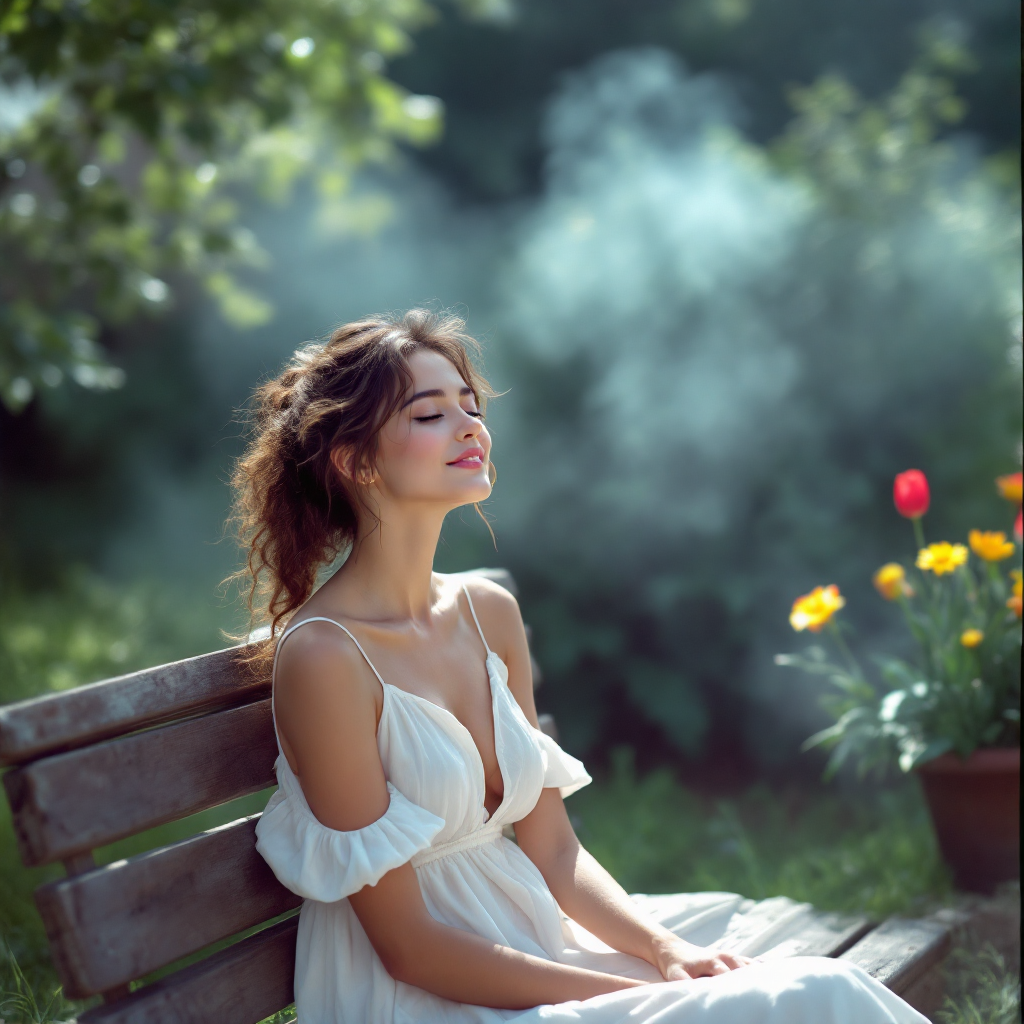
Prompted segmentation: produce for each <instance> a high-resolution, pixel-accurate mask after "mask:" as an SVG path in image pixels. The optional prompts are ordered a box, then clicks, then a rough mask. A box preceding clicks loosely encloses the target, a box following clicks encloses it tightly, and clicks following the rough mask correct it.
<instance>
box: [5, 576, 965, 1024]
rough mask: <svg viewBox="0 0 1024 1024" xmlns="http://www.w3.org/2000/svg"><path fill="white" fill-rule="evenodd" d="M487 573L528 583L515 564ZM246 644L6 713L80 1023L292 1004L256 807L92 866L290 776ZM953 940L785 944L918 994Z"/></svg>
mask: <svg viewBox="0 0 1024 1024" xmlns="http://www.w3.org/2000/svg"><path fill="white" fill-rule="evenodd" d="M480 573H481V574H486V575H488V576H490V577H491V578H492V579H495V580H496V581H497V582H499V583H501V584H502V585H503V586H506V587H507V588H508V589H509V590H512V592H513V593H514V592H515V589H514V583H513V581H512V579H511V577H510V576H509V575H508V573H507V572H505V571H504V570H480ZM242 650H244V647H243V648H233V649H231V650H225V651H218V652H216V653H213V654H207V655H203V656H202V657H198V658H189V659H187V660H185V661H179V662H175V663H173V664H170V665H161V666H159V667H157V668H151V669H146V670H145V671H142V672H135V673H133V674H131V675H127V676H121V677H119V678H116V679H108V680H105V681H103V682H99V683H93V684H92V685H89V686H83V687H80V688H78V689H75V690H70V691H67V692H65V693H59V694H51V695H47V696H45V697H40V698H38V699H35V700H28V701H23V702H21V703H17V704H10V705H7V706H6V707H3V708H0V765H4V766H10V769H9V770H8V771H7V772H6V773H5V774H4V788H5V790H6V793H7V799H8V801H9V803H10V806H11V811H12V813H13V821H14V828H15V832H16V835H17V841H18V847H19V851H20V854H21V858H22V861H23V862H24V864H25V865H26V866H29V867H32V866H36V865H43V864H52V863H56V862H60V863H62V864H63V866H64V869H65V871H66V874H67V877H66V878H62V879H60V880H58V881H54V882H50V883H47V884H44V885H42V886H41V887H40V888H39V889H37V890H36V893H35V898H36V904H37V906H38V908H39V912H40V914H41V916H42V919H43V923H44V925H45V928H46V934H47V936H48V938H49V942H50V949H51V951H52V954H53V960H54V963H55V965H56V968H57V972H58V974H59V976H60V979H61V981H62V982H63V985H64V991H65V994H66V995H67V996H68V997H70V998H73V999H85V998H88V997H91V996H96V995H99V996H101V997H102V1002H101V1003H100V1004H99V1005H97V1006H95V1007H94V1008H92V1009H90V1010H88V1011H87V1012H86V1013H84V1014H83V1015H82V1016H81V1017H80V1018H79V1020H80V1021H81V1024H100V1022H102V1024H144V1022H145V1024H156V1022H160V1024H206V1022H209V1021H217V1022H218V1024H254V1022H257V1021H260V1020H262V1019H263V1018H264V1017H267V1016H269V1015H271V1014H273V1013H275V1012H276V1011H278V1010H281V1009H283V1008H284V1007H287V1006H288V1005H289V1004H290V1003H291V1002H292V1000H293V995H292V976H293V969H294V961H295V940H296V932H297V928H298V921H297V917H296V912H297V910H298V908H299V906H300V904H301V900H300V898H299V897H297V896H296V895H294V894H293V893H291V892H289V891H288V890H287V889H285V888H284V887H283V886H282V885H281V884H280V883H279V882H278V881H277V879H276V878H275V877H274V875H273V874H272V873H271V871H270V868H269V867H268V866H267V864H266V863H265V862H264V860H263V858H262V857H261V856H260V855H259V854H258V853H257V852H256V848H255V835H254V831H255V827H256V822H257V820H258V819H259V815H258V814H253V815H248V816H246V817H242V818H239V819H238V820H236V821H232V822H230V823H229V824H226V825H222V826H220V827H218V828H213V829H210V830H208V831H204V832H200V833H199V834H198V835H193V836H190V837H189V838H186V839H183V840H181V841H179V842H173V843H170V844H169V845H165V846H161V847H159V848H157V849H152V850H149V851H147V852H144V853H141V854H139V855H137V856H131V857H128V858H126V859H122V860H117V861H114V862H113V863H108V864H103V865H101V866H97V864H96V862H95V860H94V858H93V851H94V850H96V849H98V848H100V847H104V846H106V845H108V844H111V843H114V842H116V841H118V840H121V839H124V838H126V837H129V836H133V835H137V834H139V833H141V832H144V831H145V830H147V829H151V828H153V827H155V826H158V825H163V824H166V823H168V822H174V821H179V820H180V819H182V818H185V817H187V816H189V815H192V814H195V813H197V812H199V811H203V810H206V809H208V808H212V807H216V806H218V805H221V804H224V803H226V802H228V801H230V800H234V799H236V798H238V797H242V796H244V795H246V794H254V793H258V792H259V791H261V790H264V789H266V788H267V787H270V786H273V785H274V784H275V778H274V772H273V766H274V760H275V758H276V756H277V749H276V744H275V741H274V733H273V728H272V724H271V712H270V680H269V678H267V677H265V676H264V677H257V676H256V675H255V674H254V673H252V672H251V671H250V670H249V669H247V668H245V667H244V666H241V665H239V663H238V656H239V652H240V651H242ZM254 929H257V930H255V931H254ZM239 936H242V937H241V938H239ZM225 940H234V941H231V944H230V945H227V946H224V945H223V943H224V941H225ZM218 944H220V947H221V948H215V951H214V952H208V948H209V947H211V946H213V947H217V945H218ZM948 944H949V927H948V925H945V924H943V923H942V922H937V921H927V920H926V921H900V920H890V921H887V922H885V923H884V924H882V925H880V926H877V927H876V926H875V925H874V924H873V923H872V922H870V921H868V920H867V919H866V918H862V917H856V916H846V915H838V914H827V913H818V912H813V913H811V914H810V915H808V916H806V919H805V920H804V921H803V924H802V925H801V930H800V933H799V934H798V935H796V936H794V937H791V939H790V940H789V942H788V944H787V947H786V952H787V953H789V954H805V955H819V956H842V957H844V958H846V959H850V960H853V961H855V962H857V963H859V964H861V965H862V966H864V967H865V968H866V969H867V970H869V971H870V972H871V973H872V974H873V975H875V976H876V977H878V978H879V979H880V980H882V981H883V982H884V983H885V984H887V985H889V986H890V987H891V988H892V989H894V990H895V991H897V992H900V993H901V994H907V993H911V992H912V991H913V990H914V988H915V986H917V988H918V989H921V986H922V983H923V982H922V979H924V978H925V975H926V974H928V972H929V971H930V970H931V969H932V968H933V967H934V966H935V965H936V964H937V963H938V962H939V961H940V960H941V958H942V957H943V956H944V954H945V950H946V948H947V946H948ZM204 953H205V954H206V955H201V954H204ZM196 954H200V955H201V958H199V959H196V960H195V962H192V963H189V964H188V965H187V966H183V967H180V968H179V969H177V970H174V971H173V972H172V973H168V974H166V976H163V977H161V978H160V979H159V980H157V981H152V982H150V983H148V984H143V985H139V986H136V987H135V990H134V991H133V990H132V983H133V982H138V981H139V980H140V979H145V978H146V977H147V976H149V975H151V974H152V973H153V972H156V971H158V970H160V969H162V968H166V967H167V966H168V965H174V964H176V963H177V962H179V961H182V960H184V959H186V958H190V957H191V958H193V959H195V957H196Z"/></svg>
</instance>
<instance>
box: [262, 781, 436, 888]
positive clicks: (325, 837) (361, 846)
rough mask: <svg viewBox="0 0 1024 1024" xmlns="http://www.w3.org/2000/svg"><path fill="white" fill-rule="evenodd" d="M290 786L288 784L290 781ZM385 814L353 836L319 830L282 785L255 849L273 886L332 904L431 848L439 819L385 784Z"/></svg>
mask: <svg viewBox="0 0 1024 1024" xmlns="http://www.w3.org/2000/svg"><path fill="white" fill-rule="evenodd" d="M289 781H290V780H289ZM387 787H388V795H389V796H390V797H391V802H390V804H389V805H388V809H387V810H386V811H385V812H384V814H383V815H381V817H379V818H378V819H377V820H376V821H374V822H372V823H371V824H369V825H367V826H366V827H365V828H360V829H356V830H355V831H354V832H336V831H335V830H334V829H331V828H327V826H326V825H322V824H321V823H320V822H319V821H318V820H317V818H316V817H315V816H314V814H313V812H312V811H311V810H310V809H309V807H308V805H307V804H306V803H305V801H304V800H303V799H302V797H301V795H300V794H298V793H294V792H290V788H291V787H289V786H286V785H282V786H281V787H280V788H279V789H278V790H277V792H276V793H275V794H274V795H273V796H272V797H271V798H270V802H269V803H268V804H267V809H266V810H265V811H264V812H263V815H262V817H261V818H260V820H259V822H258V823H257V825H256V849H257V850H258V851H259V853H260V854H261V855H262V856H263V859H264V860H265V861H266V862H267V863H268V864H269V865H270V867H271V869H272V870H273V872H274V874H275V875H276V876H277V879H278V881H279V882H280V883H281V884H282V885H284V886H285V887H286V888H288V889H291V891H292V892H294V893H295V894H296V895H298V896H302V897H303V898H304V899H307V900H316V901H318V902H320V903H334V902H335V901H336V900H340V899H344V898H345V897H346V896H351V895H352V893H354V892H358V891H359V890H360V889H362V888H363V886H365V885H376V884H377V882H379V881H380V880H381V878H382V877H383V876H384V875H385V874H387V872H389V871H391V870H392V869H393V868H397V867H399V866H400V865H402V864H404V863H405V862H406V861H407V860H409V859H410V858H411V857H413V855H414V854H417V853H419V852H420V850H425V849H426V848H427V847H428V846H430V844H431V842H432V841H433V839H434V836H436V835H437V833H438V832H440V831H441V829H442V827H443V826H444V819H443V818H439V817H438V816H437V815H436V814H431V813H430V811H427V810H424V809H423V808H422V807H420V806H419V805H418V804H414V803H413V802H412V801H411V800H408V799H406V797H404V796H403V795H402V794H401V793H400V792H399V791H398V790H397V789H395V787H394V786H393V785H392V784H391V783H390V782H389V783H388V784H387Z"/></svg>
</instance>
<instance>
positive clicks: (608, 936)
mask: <svg viewBox="0 0 1024 1024" xmlns="http://www.w3.org/2000/svg"><path fill="white" fill-rule="evenodd" d="M515 829H516V839H517V840H518V841H519V846H520V849H522V851H523V852H524V853H525V854H526V855H527V857H529V858H530V860H532V861H533V862H534V864H536V865H537V868H538V869H539V870H540V873H541V874H542V875H543V876H544V880H545V881H546V882H547V883H548V888H549V889H550V890H551V894H552V895H553V896H554V897H555V899H556V900H557V901H558V905H559V906H560V907H561V908H562V910H564V911H565V913H566V914H568V915H569V917H571V918H572V919H573V920H574V921H576V922H578V923H579V924H581V925H583V927H584V928H586V929H587V931H589V932H590V933H591V934H593V935H596V936H597V937H598V938H599V939H600V940H601V941H602V942H605V943H607V944H608V945H609V946H611V947H612V948H613V949H617V950H620V951H621V952H623V953H629V954H630V955H631V956H636V957H640V958H641V959H643V960H647V961H648V962H649V963H651V964H653V965H654V966H655V967H657V968H658V970H659V971H661V975H662V977H663V978H665V979H666V980H668V981H676V980H682V979H686V978H701V977H707V976H710V975H714V974H725V973H727V972H728V971H731V970H735V969H737V968H739V967H744V966H746V965H747V964H749V963H750V958H749V957H745V956H735V955H733V954H731V953H720V952H718V951H717V950H715V949H710V948H704V947H701V946H695V945H693V943H690V942H686V941H685V940H684V939H680V938H679V937H678V936H676V935H673V934H672V932H670V931H669V930H668V929H667V928H664V927H662V926H661V925H659V924H657V923H656V922H654V921H652V920H651V919H650V918H649V917H647V915H646V914H644V913H642V911H640V909H639V908H638V907H637V905H636V904H635V903H634V902H633V901H632V900H631V899H630V898H629V896H628V895H627V893H626V891H625V890H624V889H623V888H622V886H620V885H619V883H618V882H616V881H615V879H614V878H612V876H611V875H610V874H608V872H607V871H605V869H604V868H603V867H601V865H600V864H598V862H597V861H596V860H595V859H594V858H593V857H592V856H591V855H590V854H589V853H588V852H587V851H586V850H585V849H584V848H583V846H582V845H581V844H580V841H579V840H578V839H577V838H576V833H575V832H574V831H573V828H572V824H571V823H570V822H569V816H568V815H567V814H566V812H565V804H564V803H563V802H562V798H561V796H560V795H559V793H558V790H557V789H545V790H544V791H543V792H542V793H541V796H540V800H538V801H537V806H536V807H535V808H534V809H533V810H532V811H531V812H530V813H529V814H528V815H527V816H526V817H525V818H523V819H522V820H521V821H518V822H516V826H515Z"/></svg>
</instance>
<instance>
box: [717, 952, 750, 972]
mask: <svg viewBox="0 0 1024 1024" xmlns="http://www.w3.org/2000/svg"><path fill="white" fill-rule="evenodd" d="M719 959H720V960H721V961H722V963H724V964H725V965H726V966H727V967H728V968H729V970H731V971H735V970H737V969H738V968H740V967H746V966H747V964H749V963H750V957H747V956H737V955H735V954H733V953H722V954H721V956H720V957H719Z"/></svg>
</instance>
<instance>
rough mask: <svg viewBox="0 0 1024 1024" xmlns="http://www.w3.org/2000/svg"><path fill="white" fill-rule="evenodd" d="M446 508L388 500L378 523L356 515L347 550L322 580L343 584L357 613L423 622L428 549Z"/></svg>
mask: <svg viewBox="0 0 1024 1024" xmlns="http://www.w3.org/2000/svg"><path fill="white" fill-rule="evenodd" d="M447 511H448V510H447V509H443V508H436V507H424V506H412V507H408V506H406V507H403V506H395V505H391V506H390V507H388V508H386V509H382V511H381V515H380V523H379V525H378V524H377V523H376V522H375V521H374V520H373V519H371V518H370V517H366V518H365V519H364V518H363V517H360V524H359V534H358V537H357V539H356V542H355V544H354V545H353V548H352V553H351V554H350V555H349V557H348V558H347V559H346V561H345V564H344V565H343V566H342V568H341V570H340V571H339V572H338V573H337V574H336V575H335V576H334V577H333V578H332V579H331V580H330V581H329V583H328V584H327V586H330V585H331V584H336V585H338V586H340V587H343V588H344V591H345V601H344V603H345V604H346V605H348V604H350V601H351V602H352V603H354V604H355V606H356V607H358V608H359V613H358V618H362V619H377V620H395V619H412V620H414V621H416V622H420V623H422V624H424V625H426V624H428V623H429V622H430V616H431V609H432V607H433V598H434V588H433V581H432V574H433V566H434V554H435V552H436V551H437V542H438V540H439V539H440V536H441V526H442V524H443V523H444V517H445V515H446V514H447ZM339 596H340V595H339Z"/></svg>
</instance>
